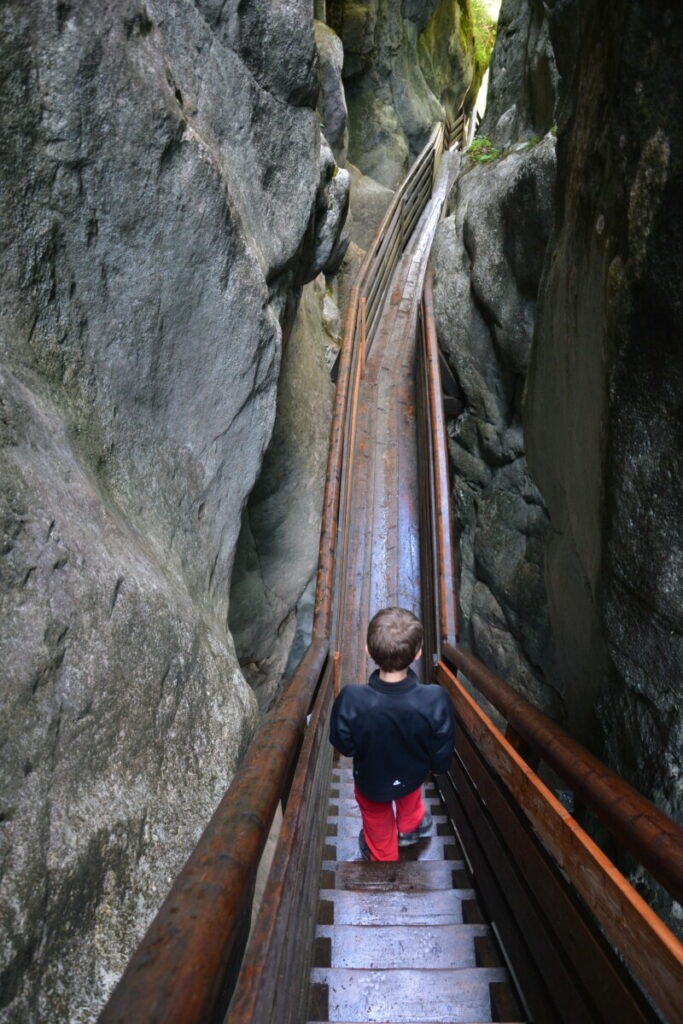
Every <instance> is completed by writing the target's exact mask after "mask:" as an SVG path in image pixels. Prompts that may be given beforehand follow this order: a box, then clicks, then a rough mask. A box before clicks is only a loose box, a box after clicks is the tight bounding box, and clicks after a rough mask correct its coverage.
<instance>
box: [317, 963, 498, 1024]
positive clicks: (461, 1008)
mask: <svg viewBox="0 0 683 1024" xmlns="http://www.w3.org/2000/svg"><path fill="white" fill-rule="evenodd" d="M311 980H312V981H313V982H314V983H316V984H324V985H326V986H327V989H328V1000H329V1002H328V1008H329V1018H328V1019H329V1020H330V1021H340V1020H348V1021H370V1020H373V1019H374V1020H381V1019H382V1017H386V1018H388V1019H393V1020H396V1021H402V1020H403V1021H409V1020H419V1019H420V1017H421V1018H422V1020H423V1021H424V1020H425V1019H426V1020H429V1021H433V1022H451V1024H452V1022H456V1024H457V1022H461V1021H471V1020H477V1019H481V1020H486V1018H487V1017H489V1019H490V1012H491V1000H490V995H489V984H490V983H491V982H500V981H506V980H507V979H506V974H505V971H502V970H500V969H499V968H486V967H464V968H451V969H441V970H431V971H428V972H427V971H420V970H415V971H412V970H390V971H363V970H350V969H345V968H334V967H332V968H329V967H328V968H323V967H316V968H314V969H313V971H312V972H311Z"/></svg>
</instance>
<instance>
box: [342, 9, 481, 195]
mask: <svg viewBox="0 0 683 1024" xmlns="http://www.w3.org/2000/svg"><path fill="white" fill-rule="evenodd" d="M467 13H468V4H467V0H456V2H453V0H427V2H423V0H402V2H401V3H399V2H398V0H367V2H364V3H359V2H358V0H327V22H328V24H329V25H330V27H331V28H333V29H334V31H335V32H336V33H337V34H338V35H339V36H340V38H341V40H342V43H343V46H344V70H343V76H344V84H345V87H346V98H347V103H348V110H349V159H350V160H351V162H352V163H353V164H355V165H356V166H357V167H358V168H359V169H360V170H361V171H362V172H363V174H365V175H368V176H369V177H371V178H375V179H376V180H377V181H379V182H380V183H381V184H382V185H385V186H387V187H388V188H395V187H396V185H397V184H398V183H399V181H400V180H401V179H402V178H403V177H404V176H405V173H406V171H407V170H408V167H409V166H410V163H411V162H412V160H413V159H414V158H415V157H416V156H417V154H418V153H419V152H420V150H421V149H422V147H423V146H424V144H425V143H426V141H427V139H428V137H429V133H430V131H431V129H432V127H433V125H434V123H435V122H436V121H440V120H443V117H444V111H445V112H446V113H449V114H452V115H454V114H455V113H457V110H458V108H459V106H460V103H461V102H462V100H463V98H464V97H465V95H466V93H467V91H468V89H469V87H470V84H471V82H472V77H473V73H474V40H473V38H472V36H471V33H470V32H469V22H468V20H467Z"/></svg>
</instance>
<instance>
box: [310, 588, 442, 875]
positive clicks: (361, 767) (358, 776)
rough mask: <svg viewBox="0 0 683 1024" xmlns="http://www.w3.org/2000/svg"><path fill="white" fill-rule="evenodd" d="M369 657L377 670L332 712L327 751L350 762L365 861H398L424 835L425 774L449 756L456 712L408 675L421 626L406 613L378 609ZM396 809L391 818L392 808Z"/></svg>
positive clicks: (346, 692) (436, 691) (435, 690)
mask: <svg viewBox="0 0 683 1024" xmlns="http://www.w3.org/2000/svg"><path fill="white" fill-rule="evenodd" d="M366 651H367V652H368V654H369V655H370V657H371V658H372V659H373V660H374V661H375V662H377V664H378V665H379V669H378V670H376V671H375V672H373V673H372V675H371V676H370V679H369V681H368V685H367V686H345V687H344V689H343V690H342V692H341V693H340V694H339V696H338V697H337V699H336V700H335V702H334V705H333V706H332V718H331V722H330V740H331V742H332V745H333V746H334V747H335V748H336V749H337V750H339V751H340V753H342V754H345V755H346V756H347V757H353V778H354V783H355V796H356V800H357V802H358V806H359V807H360V812H361V817H362V819H363V828H362V829H361V831H360V835H359V836H358V844H359V846H360V852H361V856H362V857H363V858H364V860H382V861H384V860H398V847H399V846H410V845H411V844H412V843H417V842H418V841H419V840H420V839H421V838H422V837H423V836H425V835H427V834H428V832H429V830H430V828H431V825H432V817H431V815H430V814H429V812H428V811H426V810H425V806H424V804H423V802H422V783H423V782H424V781H425V779H426V778H427V776H428V775H429V773H430V772H445V771H446V770H447V769H448V766H449V764H450V761H451V756H452V752H453V708H452V706H451V702H450V700H449V699H448V696H447V695H446V693H445V691H444V690H442V689H441V687H440V686H434V685H431V686H423V685H422V684H421V683H420V682H418V679H417V676H416V675H415V673H414V672H412V671H411V669H410V668H409V667H408V666H409V665H410V663H411V662H412V661H415V659H416V658H418V657H419V656H420V653H421V651H422V625H421V623H420V621H419V619H417V618H416V617H415V616H414V615H413V613H412V612H409V611H406V610H405V609H404V608H383V609H382V610H381V611H379V612H377V614H376V615H375V616H374V617H373V618H372V620H371V622H370V625H369V626H368V636H367V646H366ZM394 803H395V804H396V817H394V808H393V804H394Z"/></svg>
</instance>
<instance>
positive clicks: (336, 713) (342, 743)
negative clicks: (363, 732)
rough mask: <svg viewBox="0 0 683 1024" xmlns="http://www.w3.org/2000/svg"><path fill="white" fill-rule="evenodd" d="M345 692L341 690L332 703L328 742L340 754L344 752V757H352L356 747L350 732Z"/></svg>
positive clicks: (348, 709)
mask: <svg viewBox="0 0 683 1024" xmlns="http://www.w3.org/2000/svg"><path fill="white" fill-rule="evenodd" d="M345 692H346V691H345V690H342V692H341V693H340V694H339V696H338V697H337V699H336V700H335V702H334V704H333V705H332V714H331V716H330V743H331V744H332V746H333V747H334V748H335V750H338V751H339V753H340V754H344V756H345V757H353V755H354V754H355V753H356V748H355V746H354V742H353V736H352V733H351V723H350V719H349V711H350V708H349V706H348V699H347V697H346V696H345Z"/></svg>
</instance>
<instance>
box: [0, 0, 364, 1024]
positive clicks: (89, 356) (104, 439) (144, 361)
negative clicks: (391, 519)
mask: <svg viewBox="0 0 683 1024" xmlns="http://www.w3.org/2000/svg"><path fill="white" fill-rule="evenodd" d="M0 46H1V48H2V53H1V56H0V59H1V60H2V67H3V74H4V92H3V104H2V108H1V110H0V118H1V122H0V137H1V141H2V145H0V181H1V183H2V185H1V187H2V196H3V201H2V203H1V204H0V218H1V220H2V235H3V249H2V257H1V259H2V273H1V275H0V292H1V297H0V309H1V310H2V313H1V321H0V409H1V413H0V437H1V439H2V452H1V454H0V481H1V485H0V494H1V495H2V498H1V504H0V508H1V523H2V549H1V558H0V574H1V575H0V601H1V602H2V611H1V615H0V666H1V669H0V673H1V685H0V721H2V766H1V769H0V777H1V779H2V784H1V786H0V792H1V793H2V797H1V801H2V803H1V805H0V844H1V845H0V850H1V855H0V871H1V873H2V882H1V885H0V892H1V896H0V901H1V907H2V913H1V920H2V931H1V933H0V972H1V973H0V993H1V995H0V1013H1V1014H2V1015H3V1019H6V1020H7V1021H12V1022H19V1021H21V1022H22V1024H26V1022H29V1021H38V1020H46V1019H48V1018H49V1019H50V1020H55V1021H61V1020H70V1021H76V1020H90V1019H92V1018H93V1015H94V1014H95V1013H96V1010H97V1008H98V1006H99V1005H100V1004H101V1002H102V999H103V998H104V995H105V994H106V992H107V991H108V989H109V988H110V987H111V985H112V984H113V982H114V981H115V980H116V977H117V976H118V974H119V973H120V971H121V969H122V967H123V965H124V963H125V960H126V958H127V955H128V953H129V952H130V950H131V948H132V947H133V946H134V944H135V942H136V941H137V939H138V938H139V937H140V935H141V934H142V932H143V931H144V928H145V927H146V925H147V923H148V921H149V919H150V917H151V915H152V914H153V912H154V910H155V908H156V906H157V905H158V903H159V902H160V900H161V898H162V896H163V895H164V893H165V892H166V890H167V888H168V885H169V884H170V882H171V881H172V879H173V877H174V875H175V873H176V872H177V870H178V868H179V867H180V866H181V864H182V862H183V860H184V858H185V857H186V855H187V853H188V852H189V850H190V849H191V847H192V845H193V844H194V842H195V841H196V839H197V837H198V835H199V833H200V832H201V829H202V827H203V825H204V823H205V822H206V821H207V820H208V818H209V816H210V813H211V811H212V810H213V808H214V806H215V804H216V803H217V801H218V799H219V797H220V795H221V794H222V793H223V791H224V789H225V787H226V785H227V783H228V781H229V779H230V776H231V774H232V773H233V771H234V769H235V766H236V764H237V763H238V761H239V758H240V756H241V755H242V753H243V751H244V749H245V745H246V743H247V742H248V739H249V737H250V734H251V732H252V730H253V728H254V725H255V721H256V715H257V708H256V701H255V699H254V696H253V694H252V692H251V690H250V688H249V687H248V686H247V685H246V683H245V681H244V679H243V677H242V675H241V673H240V671H239V666H238V661H237V658H236V655H235V651H234V647H233V642H232V638H231V635H230V632H229V630H228V628H227V620H228V614H229V605H230V601H229V594H230V583H231V577H232V569H233V561H234V551H235V546H236V542H237V537H238V533H239V529H240V522H241V516H242V510H243V508H244V505H245V502H246V500H247V496H248V495H249V493H250V491H251V490H252V488H253V485H254V482H255V481H256V480H257V478H258V477H259V474H260V472H261V466H262V461H263V456H264V452H265V451H266V448H267V446H268V444H269V442H270V438H271V433H272V430H273V424H274V422H275V414H276V400H277V391H278V381H279V378H280V363H281V347H282V345H281V339H282V335H283V330H284V332H285V333H288V332H289V331H290V329H291V326H292V322H293V320H294V315H295V311H296V307H297V301H298V296H299V292H300V289H301V286H302V285H303V284H304V283H305V282H306V281H308V280H312V279H313V278H314V277H315V276H316V275H317V274H318V273H319V271H320V270H321V269H323V267H326V266H328V265H329V263H330V261H334V259H336V258H339V255H338V252H337V249H338V233H339V221H340V219H341V218H342V217H343V214H344V209H345V204H346V200H345V196H344V195H343V192H344V187H343V186H344V182H343V179H340V178H339V176H338V175H336V174H335V172H334V161H333V160H332V157H331V154H330V153H329V150H328V149H327V147H326V145H324V144H322V143H321V135H320V129H319V114H318V113H317V111H316V103H317V97H318V81H319V79H318V63H317V51H316V47H315V41H314V33H313V24H312V12H311V10H310V3H309V2H308V0H273V2H271V3H268V4H261V5H239V9H238V8H237V7H236V6H235V5H231V6H230V8H229V9H226V8H225V5H224V4H222V3H215V2H212V0H196V2H194V3H191V2H189V0H183V2H179V3H172V4H171V3H168V2H166V0H147V2H142V0H112V2H111V3H108V4H104V5H103V4H100V3H96V2H95V0H83V2H82V3H78V4H70V3H59V4H55V3H52V2H48V0H10V2H7V3H5V4H3V5H2V8H1V9H0ZM328 401H329V399H328V397H327V396H326V395H325V394H323V395H322V396H321V405H320V412H319V415H320V418H321V419H322V417H323V416H324V414H325V408H326V403H328ZM305 463H306V460H305V459H303V460H302V465H301V466H300V467H297V471H298V469H299V468H302V469H304V470H305V471H308V468H309V467H308V466H306V464H305ZM316 546H317V536H316V537H315V538H314V539H313V548H315V547H316Z"/></svg>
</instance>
